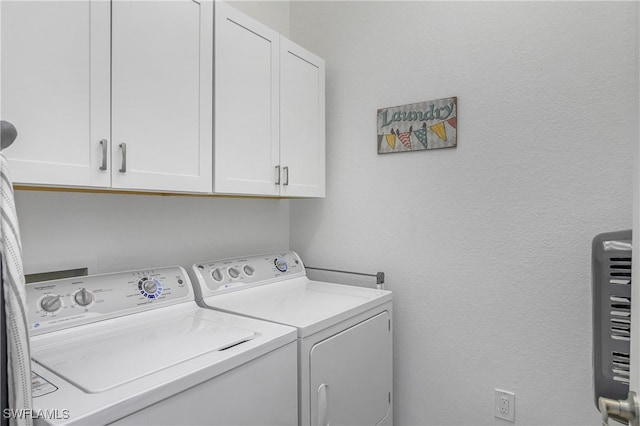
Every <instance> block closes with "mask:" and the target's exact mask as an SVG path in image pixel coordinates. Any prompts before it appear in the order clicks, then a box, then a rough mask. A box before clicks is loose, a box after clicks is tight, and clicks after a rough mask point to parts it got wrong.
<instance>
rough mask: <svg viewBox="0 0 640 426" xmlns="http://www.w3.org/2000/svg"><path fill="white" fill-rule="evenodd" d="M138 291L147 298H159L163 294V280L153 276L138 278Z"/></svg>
mask: <svg viewBox="0 0 640 426" xmlns="http://www.w3.org/2000/svg"><path fill="white" fill-rule="evenodd" d="M138 291H139V292H140V294H141V295H143V296H144V297H146V298H147V299H157V298H158V297H160V295H161V294H162V282H160V280H159V279H157V278H153V277H142V278H140V280H138Z"/></svg>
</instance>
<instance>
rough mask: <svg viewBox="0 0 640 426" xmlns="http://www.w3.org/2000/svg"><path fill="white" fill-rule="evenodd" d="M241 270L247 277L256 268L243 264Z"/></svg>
mask: <svg viewBox="0 0 640 426" xmlns="http://www.w3.org/2000/svg"><path fill="white" fill-rule="evenodd" d="M242 270H243V271H244V273H245V274H247V276H248V277H250V276H252V275H253V274H254V272H256V270H255V269H253V266H251V265H244V266H243V267H242Z"/></svg>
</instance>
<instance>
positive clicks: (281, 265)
mask: <svg viewBox="0 0 640 426" xmlns="http://www.w3.org/2000/svg"><path fill="white" fill-rule="evenodd" d="M273 263H274V264H275V265H276V269H277V270H278V271H280V272H287V270H288V269H289V264H288V263H287V261H286V260H285V259H284V258H282V257H276V259H275V260H274V261H273Z"/></svg>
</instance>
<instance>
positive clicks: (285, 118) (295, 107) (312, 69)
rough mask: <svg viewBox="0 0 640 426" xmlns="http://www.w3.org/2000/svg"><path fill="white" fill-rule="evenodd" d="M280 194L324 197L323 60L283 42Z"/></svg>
mask: <svg viewBox="0 0 640 426" xmlns="http://www.w3.org/2000/svg"><path fill="white" fill-rule="evenodd" d="M280 47H281V55H280V164H281V165H282V168H283V184H282V191H281V195H285V196H302V197H324V195H325V128H324V120H325V118H324V115H325V99H324V77H325V66H324V60H322V59H321V58H319V57H317V56H315V55H314V54H312V53H310V52H309V51H307V50H305V49H303V48H302V47H300V46H298V45H296V44H295V43H293V42H291V41H290V40H287V39H285V38H284V37H282V38H281V41H280Z"/></svg>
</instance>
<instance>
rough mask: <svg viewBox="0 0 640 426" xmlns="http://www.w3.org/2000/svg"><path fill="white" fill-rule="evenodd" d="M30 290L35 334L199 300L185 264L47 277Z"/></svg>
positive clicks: (31, 327)
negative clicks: (66, 276)
mask: <svg viewBox="0 0 640 426" xmlns="http://www.w3.org/2000/svg"><path fill="white" fill-rule="evenodd" d="M26 294H27V309H28V318H29V328H30V331H31V334H32V335H37V334H41V333H43V332H47V331H53V330H59V329H63V328H68V327H71V326H77V325H81V324H85V323H89V322H95V321H100V320H103V319H108V318H113V317H117V316H121V315H127V314H130V313H134V312H141V311H146V310H149V309H155V308H157V307H160V306H166V305H171V304H175V303H181V302H185V301H193V300H194V296H193V290H192V288H191V282H190V281H189V277H188V276H187V274H186V271H185V270H184V269H183V268H181V267H170V268H157V269H148V270H139V271H130V272H118V273H113V274H103V275H90V276H84V277H74V278H65V279H61V280H53V281H42V282H37V283H32V284H28V285H27V286H26Z"/></svg>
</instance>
